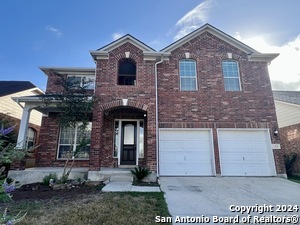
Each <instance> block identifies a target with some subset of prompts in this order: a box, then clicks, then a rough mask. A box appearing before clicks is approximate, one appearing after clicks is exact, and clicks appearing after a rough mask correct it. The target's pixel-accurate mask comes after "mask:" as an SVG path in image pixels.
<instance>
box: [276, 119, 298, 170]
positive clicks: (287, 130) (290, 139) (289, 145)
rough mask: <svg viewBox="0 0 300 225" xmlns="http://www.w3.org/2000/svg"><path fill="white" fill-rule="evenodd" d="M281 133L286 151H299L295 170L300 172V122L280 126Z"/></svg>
mask: <svg viewBox="0 0 300 225" xmlns="http://www.w3.org/2000/svg"><path fill="white" fill-rule="evenodd" d="M279 134H280V137H281V143H282V148H283V149H284V151H285V153H286V154H290V153H292V152H295V153H297V155H298V157H297V161H296V163H295V167H294V170H293V172H294V173H297V174H300V124H296V125H292V126H288V127H283V128H280V131H279Z"/></svg>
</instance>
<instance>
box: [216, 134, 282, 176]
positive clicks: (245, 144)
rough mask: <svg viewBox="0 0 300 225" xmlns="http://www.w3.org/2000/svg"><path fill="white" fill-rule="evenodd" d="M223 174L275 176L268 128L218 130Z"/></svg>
mask: <svg viewBox="0 0 300 225" xmlns="http://www.w3.org/2000/svg"><path fill="white" fill-rule="evenodd" d="M218 139H219V151H220V166H221V174H222V175H223V176H274V175H276V173H275V166H274V165H275V164H274V158H273V151H272V147H271V141H270V135H269V131H268V130H256V129H255V130H254V129H253V130H246V129H245V130H222V129H219V130H218Z"/></svg>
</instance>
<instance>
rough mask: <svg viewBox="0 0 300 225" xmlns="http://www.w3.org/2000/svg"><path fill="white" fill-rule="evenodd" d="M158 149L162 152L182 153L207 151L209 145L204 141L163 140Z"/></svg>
mask: <svg viewBox="0 0 300 225" xmlns="http://www.w3.org/2000/svg"><path fill="white" fill-rule="evenodd" d="M160 148H161V149H164V151H176V150H179V151H184V150H186V149H188V150H189V151H199V150H200V151H201V149H202V151H207V150H206V149H208V148H209V143H207V142H204V141H186V140H185V141H178V140H176V141H170V140H168V141H167V140H165V141H161V142H160Z"/></svg>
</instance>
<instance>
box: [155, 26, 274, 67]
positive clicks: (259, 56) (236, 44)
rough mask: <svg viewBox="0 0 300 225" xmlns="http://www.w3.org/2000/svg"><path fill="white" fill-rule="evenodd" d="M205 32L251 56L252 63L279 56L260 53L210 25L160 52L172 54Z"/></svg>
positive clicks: (270, 59)
mask: <svg viewBox="0 0 300 225" xmlns="http://www.w3.org/2000/svg"><path fill="white" fill-rule="evenodd" d="M204 32H209V33H211V34H213V35H214V36H216V37H218V38H220V39H221V40H223V41H225V42H227V43H229V44H230V45H232V46H234V47H236V48H238V49H240V50H242V51H243V52H245V53H247V54H248V55H249V56H248V57H249V60H250V61H267V62H271V61H272V60H273V59H275V58H276V57H277V56H278V55H279V54H277V53H267V54H264V53H260V52H258V51H256V50H255V49H253V48H251V47H249V46H248V45H246V44H244V43H242V42H240V41H239V40H237V39H235V38H233V37H232V36H230V35H228V34H226V33H224V32H223V31H221V30H219V29H217V28H215V27H214V26H212V25H210V24H208V23H207V24H205V25H203V26H202V27H200V28H198V29H196V30H194V31H193V32H191V33H189V34H187V35H186V36H184V37H182V38H181V39H179V40H177V41H175V42H173V43H172V44H170V45H168V46H167V47H165V48H163V49H162V50H160V51H161V52H171V51H173V50H175V49H176V48H178V47H180V46H182V45H183V44H185V43H187V42H189V41H190V40H192V39H194V38H195V37H197V36H199V35H201V34H203V33H204Z"/></svg>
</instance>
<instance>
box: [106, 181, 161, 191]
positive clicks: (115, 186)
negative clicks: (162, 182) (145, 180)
mask: <svg viewBox="0 0 300 225" xmlns="http://www.w3.org/2000/svg"><path fill="white" fill-rule="evenodd" d="M102 191H103V192H161V190H160V187H158V186H157V187H150V186H134V185H132V184H131V182H124V181H123V182H116V181H112V182H109V183H108V184H107V185H105V187H104V188H102Z"/></svg>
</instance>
